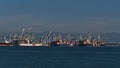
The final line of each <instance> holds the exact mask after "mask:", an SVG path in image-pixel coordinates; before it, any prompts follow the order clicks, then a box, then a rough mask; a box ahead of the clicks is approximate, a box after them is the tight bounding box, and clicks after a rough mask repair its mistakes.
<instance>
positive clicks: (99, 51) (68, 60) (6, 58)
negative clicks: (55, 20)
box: [0, 46, 120, 68]
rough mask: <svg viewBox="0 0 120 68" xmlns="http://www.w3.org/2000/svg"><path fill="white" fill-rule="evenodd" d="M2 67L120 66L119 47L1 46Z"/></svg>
mask: <svg viewBox="0 0 120 68" xmlns="http://www.w3.org/2000/svg"><path fill="white" fill-rule="evenodd" d="M0 68H120V47H14V46H11V47H0Z"/></svg>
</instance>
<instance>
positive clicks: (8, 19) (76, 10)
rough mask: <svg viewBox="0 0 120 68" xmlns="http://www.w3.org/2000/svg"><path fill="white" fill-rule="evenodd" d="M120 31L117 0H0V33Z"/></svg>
mask: <svg viewBox="0 0 120 68" xmlns="http://www.w3.org/2000/svg"><path fill="white" fill-rule="evenodd" d="M28 27H31V28H32V31H35V32H36V31H37V32H42V31H48V30H49V29H52V30H53V31H57V32H77V33H79V32H120V0H0V31H21V30H22V28H28Z"/></svg>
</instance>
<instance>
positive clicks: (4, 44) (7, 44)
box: [0, 43, 11, 46]
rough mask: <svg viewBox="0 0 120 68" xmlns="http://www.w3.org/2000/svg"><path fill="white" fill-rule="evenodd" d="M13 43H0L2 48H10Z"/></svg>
mask: <svg viewBox="0 0 120 68" xmlns="http://www.w3.org/2000/svg"><path fill="white" fill-rule="evenodd" d="M10 45H11V43H0V46H10Z"/></svg>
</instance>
